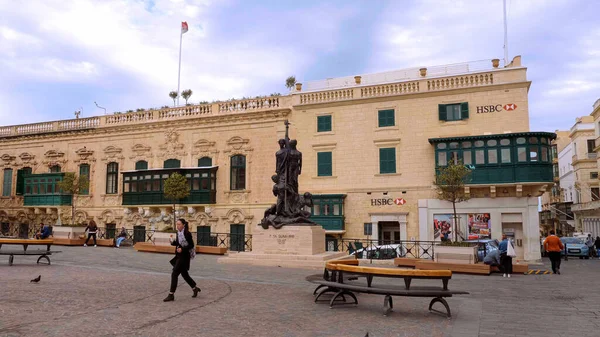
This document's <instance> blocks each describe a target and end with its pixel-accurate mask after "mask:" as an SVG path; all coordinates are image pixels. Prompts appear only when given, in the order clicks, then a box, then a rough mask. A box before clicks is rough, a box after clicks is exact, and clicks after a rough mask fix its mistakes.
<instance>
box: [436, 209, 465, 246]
mask: <svg viewBox="0 0 600 337" xmlns="http://www.w3.org/2000/svg"><path fill="white" fill-rule="evenodd" d="M452 217H453V215H452V214H434V215H433V240H434V241H442V238H443V239H446V240H454V229H453V228H452ZM457 217H458V226H457V228H458V234H459V239H461V240H463V239H464V240H466V237H465V235H464V223H465V220H466V214H457Z"/></svg>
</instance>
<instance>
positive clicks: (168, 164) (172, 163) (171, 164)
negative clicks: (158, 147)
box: [163, 159, 181, 168]
mask: <svg viewBox="0 0 600 337" xmlns="http://www.w3.org/2000/svg"><path fill="white" fill-rule="evenodd" d="M163 167H164V168H180V167H181V161H179V159H167V160H165V162H164V163H163Z"/></svg>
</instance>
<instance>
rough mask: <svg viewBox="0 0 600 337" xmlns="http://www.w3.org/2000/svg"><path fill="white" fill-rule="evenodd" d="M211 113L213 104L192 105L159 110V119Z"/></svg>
mask: <svg viewBox="0 0 600 337" xmlns="http://www.w3.org/2000/svg"><path fill="white" fill-rule="evenodd" d="M211 113H212V105H211V104H204V105H191V106H186V107H179V108H172V109H164V110H159V111H158V118H159V119H171V118H181V117H194V116H203V115H210V114H211Z"/></svg>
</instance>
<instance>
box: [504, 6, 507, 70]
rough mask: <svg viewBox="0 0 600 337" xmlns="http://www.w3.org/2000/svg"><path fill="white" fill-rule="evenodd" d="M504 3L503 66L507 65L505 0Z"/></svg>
mask: <svg viewBox="0 0 600 337" xmlns="http://www.w3.org/2000/svg"><path fill="white" fill-rule="evenodd" d="M503 5H504V66H505V67H506V66H507V65H508V26H507V24H506V0H504V1H503Z"/></svg>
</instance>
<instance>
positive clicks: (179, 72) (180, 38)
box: [177, 29, 183, 106]
mask: <svg viewBox="0 0 600 337" xmlns="http://www.w3.org/2000/svg"><path fill="white" fill-rule="evenodd" d="M182 41H183V29H180V33H179V71H178V72H177V105H178V106H179V96H180V95H179V83H180V80H181V42H182Z"/></svg>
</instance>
